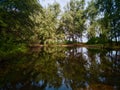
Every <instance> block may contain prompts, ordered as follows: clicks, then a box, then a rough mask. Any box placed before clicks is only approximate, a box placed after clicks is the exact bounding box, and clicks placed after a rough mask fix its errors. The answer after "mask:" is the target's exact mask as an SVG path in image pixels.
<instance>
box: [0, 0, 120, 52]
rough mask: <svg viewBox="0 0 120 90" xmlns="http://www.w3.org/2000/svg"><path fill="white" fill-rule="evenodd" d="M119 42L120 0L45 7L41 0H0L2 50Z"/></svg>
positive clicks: (76, 0) (72, 0)
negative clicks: (34, 45)
mask: <svg viewBox="0 0 120 90" xmlns="http://www.w3.org/2000/svg"><path fill="white" fill-rule="evenodd" d="M84 37H86V38H88V42H87V43H88V44H106V43H107V45H109V46H110V45H112V44H116V45H119V43H120V1H119V0H91V1H90V2H88V5H86V0H70V2H69V3H67V5H66V6H65V8H64V12H62V11H61V8H60V5H59V3H57V2H55V3H54V4H52V5H48V7H46V8H45V7H42V5H41V4H40V3H39V1H38V0H0V53H3V52H6V51H8V52H9V51H10V52H12V50H14V51H22V52H24V51H25V50H26V46H28V45H30V44H42V45H51V44H52V45H53V44H69V43H82V42H84V39H83V38H84Z"/></svg>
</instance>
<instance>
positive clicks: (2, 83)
mask: <svg viewBox="0 0 120 90" xmlns="http://www.w3.org/2000/svg"><path fill="white" fill-rule="evenodd" d="M0 90H120V51H115V50H99V49H87V48H85V47H69V48H60V47H51V48H50V47H49V48H48V47H42V48H34V49H31V50H30V51H29V52H28V54H18V55H16V56H14V55H12V56H11V57H10V56H9V57H6V58H2V59H1V61H0Z"/></svg>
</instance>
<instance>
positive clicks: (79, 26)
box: [61, 0, 86, 42]
mask: <svg viewBox="0 0 120 90" xmlns="http://www.w3.org/2000/svg"><path fill="white" fill-rule="evenodd" d="M84 4H85V2H84V0H71V1H70V2H69V3H68V4H67V6H66V10H65V12H64V14H63V15H62V18H61V20H62V22H63V29H64V32H65V33H66V34H67V36H68V37H67V38H68V39H69V40H70V39H72V41H73V42H74V41H76V40H77V38H82V33H83V31H84V30H85V20H86V19H85V15H84ZM81 41H82V40H81Z"/></svg>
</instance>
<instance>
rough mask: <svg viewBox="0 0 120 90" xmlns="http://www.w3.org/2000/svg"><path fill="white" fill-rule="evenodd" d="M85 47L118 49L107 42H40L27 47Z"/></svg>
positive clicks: (118, 46)
mask: <svg viewBox="0 0 120 90" xmlns="http://www.w3.org/2000/svg"><path fill="white" fill-rule="evenodd" d="M56 46H57V47H87V48H96V49H115V50H120V45H109V44H104V45H103V44H94V45H92V44H91V45H89V44H85V43H81V44H57V45H50V44H49V45H42V44H30V45H29V47H31V48H35V47H56Z"/></svg>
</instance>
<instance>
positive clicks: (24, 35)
mask: <svg viewBox="0 0 120 90" xmlns="http://www.w3.org/2000/svg"><path fill="white" fill-rule="evenodd" d="M41 8H42V7H41V6H40V5H39V3H38V1H37V0H1V1H0V11H1V12H0V37H1V38H0V42H3V43H7V42H8V43H18V42H28V41H29V37H30V35H31V34H32V33H33V31H32V30H33V27H34V21H32V20H31V19H30V16H32V14H33V13H37V12H39V11H40V10H41Z"/></svg>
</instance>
